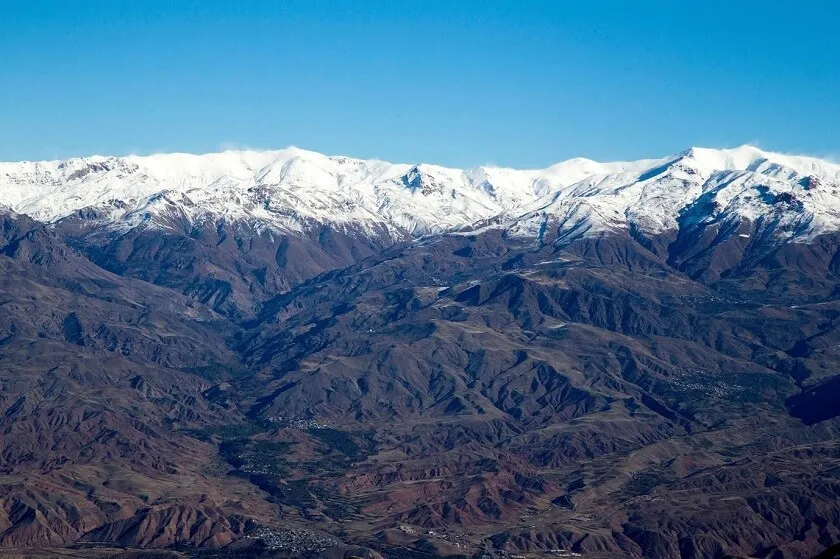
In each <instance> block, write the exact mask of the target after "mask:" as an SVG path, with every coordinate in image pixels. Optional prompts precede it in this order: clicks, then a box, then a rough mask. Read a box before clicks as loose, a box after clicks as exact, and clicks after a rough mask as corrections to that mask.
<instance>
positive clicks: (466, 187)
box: [0, 146, 840, 238]
mask: <svg viewBox="0 0 840 559" xmlns="http://www.w3.org/2000/svg"><path fill="white" fill-rule="evenodd" d="M838 186H840V166H838V165H835V164H832V163H829V162H827V161H822V160H819V159H815V158H811V157H801V156H789V155H783V154H778V153H771V152H765V151H762V150H760V149H758V148H755V147H752V146H742V147H739V148H734V149H721V150H715V149H704V148H691V149H689V150H686V151H684V152H682V153H679V154H677V155H674V156H670V157H665V158H661V159H650V160H641V161H633V162H616V163H598V162H595V161H591V160H588V159H580V158H578V159H571V160H569V161H566V162H563V163H558V164H556V165H553V166H551V167H548V168H546V169H540V170H516V169H506V168H498V167H477V168H474V169H453V168H447V167H441V166H436V165H429V164H393V163H387V162H383V161H377V160H361V159H354V158H349V157H337V156H326V155H322V154H319V153H315V152H311V151H305V150H301V149H297V148H289V149H285V150H280V151H226V152H223V153H212V154H205V155H188V154H178V153H175V154H161V155H152V156H146V157H138V156H128V157H103V156H92V157H84V158H76V159H70V160H67V161H45V162H20V163H0V205H3V206H5V207H7V208H10V209H11V210H12V211H14V212H17V213H23V214H27V215H29V216H31V217H33V218H34V219H37V220H40V221H46V222H57V221H61V220H62V219H65V218H67V217H69V216H73V215H74V214H78V212H80V211H84V212H86V215H87V216H88V217H90V218H95V219H94V220H95V221H97V222H98V223H99V224H102V225H104V224H108V225H109V226H111V227H114V228H118V229H126V228H133V227H137V226H141V225H143V226H147V227H173V226H177V227H183V226H184V224H185V223H186V224H190V225H195V224H201V223H212V222H218V221H221V220H223V221H226V222H245V223H248V224H250V225H252V226H258V227H262V228H269V229H276V230H279V231H303V230H306V229H307V228H311V227H313V226H317V225H324V224H330V225H334V226H336V225H337V226H346V225H353V226H354V228H361V230H363V231H367V232H372V231H381V230H383V229H384V230H387V231H388V232H389V233H390V234H391V235H393V236H397V237H400V236H406V237H420V236H423V235H428V234H437V233H447V232H455V231H466V230H471V229H474V228H476V227H480V226H483V225H486V224H487V223H493V224H496V225H498V226H503V227H505V228H507V229H509V230H510V232H511V233H513V234H517V235H524V236H533V235H535V234H537V233H538V232H539V231H540V230H541V229H543V228H544V225H545V223H546V222H549V223H550V222H558V223H560V224H565V226H566V227H567V228H568V229H571V228H574V229H575V230H577V231H580V232H582V233H585V234H588V235H592V234H596V233H598V232H601V231H604V230H612V229H635V230H639V231H642V232H644V233H647V234H658V233H663V232H667V231H670V230H676V229H678V228H679V226H678V221H679V220H680V219H681V216H683V218H684V217H685V216H690V219H693V220H697V221H707V222H711V221H718V222H720V221H728V222H731V221H733V220H735V221H737V220H740V219H747V220H749V221H751V222H755V221H756V220H760V219H764V220H772V221H773V222H775V223H776V227H777V228H778V230H779V232H780V233H782V234H784V235H786V236H788V237H797V238H809V237H812V236H814V235H815V234H819V233H823V232H828V231H835V230H838V229H840V190H838Z"/></svg>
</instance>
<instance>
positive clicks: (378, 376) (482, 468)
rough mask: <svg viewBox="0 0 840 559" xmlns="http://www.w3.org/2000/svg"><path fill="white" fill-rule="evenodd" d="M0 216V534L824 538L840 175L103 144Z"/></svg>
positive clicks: (250, 548)
mask: <svg viewBox="0 0 840 559" xmlns="http://www.w3.org/2000/svg"><path fill="white" fill-rule="evenodd" d="M0 207H2V215H0V220H2V227H0V267H1V268H2V274H0V364H2V365H3V367H0V472H2V478H0V557H4V556H5V555H4V553H6V552H5V551H3V550H7V551H8V554H9V555H8V556H9V557H18V556H20V555H19V554H21V553H24V552H23V551H21V550H22V549H26V550H27V551H26V552H25V553H33V554H37V553H43V554H44V556H45V557H46V556H51V555H50V554H57V553H62V554H67V553H73V554H76V555H69V556H74V557H104V556H124V557H129V556H133V555H132V554H135V555H136V556H138V557H140V556H144V555H143V553H145V552H144V551H143V550H145V549H148V548H154V549H156V550H160V551H157V552H156V553H160V554H163V555H161V556H167V554H169V555H171V556H172V557H178V556H198V557H260V556H264V557H300V556H311V557H351V556H362V557H380V556H382V557H416V558H421V557H439V556H452V557H473V556H475V557H483V556H486V557H509V556H511V555H519V556H524V557H542V556H571V555H570V554H572V553H577V554H582V555H584V556H591V557H594V558H598V557H620V556H626V557H662V558H670V557H681V558H694V557H724V556H742V557H773V558H777V557H778V558H803V559H805V558H809V557H812V556H815V555H816V554H817V553H819V552H820V551H821V550H823V549H824V548H827V547H829V546H831V545H833V544H835V543H837V542H838V541H840V440H839V439H838V435H840V369H839V368H838V367H839V366H840V322H838V321H840V297H838V294H840V165H837V164H834V163H831V162H828V161H824V160H820V159H816V158H810V157H802V156H790V155H783V154H777V153H770V152H766V151H762V150H760V149H758V148H755V147H751V146H742V147H739V148H734V149H723V150H713V149H704V148H691V149H688V150H686V151H684V152H681V153H679V154H676V155H673V156H670V157H665V158H660V159H650V160H642V161H635V162H619V163H598V162H595V161H591V160H588V159H572V160H569V161H566V162H563V163H559V164H557V165H553V166H551V167H549V168H547V169H543V170H514V169H503V168H498V167H477V168H474V169H466V170H461V169H451V168H445V167H440V166H435V165H429V164H391V163H386V162H382V161H373V160H360V159H353V158H349V157H332V156H325V155H321V154H318V153H314V152H309V151H305V150H300V149H296V148H289V149H286V150H281V151H228V152H224V153H217V154H206V155H188V154H162V155H153V156H148V157H137V156H129V157H100V156H94V157H86V158H77V159H71V160H67V161H50V162H18V163H0ZM834 342H837V343H834ZM15 554H18V555H15ZM108 554H111V555H108ZM35 556H37V555H35Z"/></svg>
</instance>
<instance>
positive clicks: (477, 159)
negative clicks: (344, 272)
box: [0, 0, 840, 167]
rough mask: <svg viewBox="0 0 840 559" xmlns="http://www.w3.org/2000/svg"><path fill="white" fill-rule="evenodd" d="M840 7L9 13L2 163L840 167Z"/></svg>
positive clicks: (384, 6) (348, 6) (52, 6)
mask: <svg viewBox="0 0 840 559" xmlns="http://www.w3.org/2000/svg"><path fill="white" fill-rule="evenodd" d="M838 18H840V2H837V1H827V0H826V1H810V2H809V1H807V0H800V1H798V2H793V1H791V2H783V1H772V0H765V1H764V2H751V1H746V0H744V1H739V0H729V1H727V2H719V1H716V0H712V1H701V2H691V3H688V2H685V3H683V2H655V1H647V2H646V1H644V0H638V1H636V2H629V1H620V2H619V1H608V0H603V1H600V2H595V1H586V2H583V1H581V2H577V1H571V0H570V1H562V0H554V1H538V0H533V1H528V0H519V1H513V0H511V1H505V2H500V1H493V0H480V1H479V0H458V1H449V2H438V1H433V0H428V1H422V0H413V1H403V0H392V1H384V0H382V1H373V0H355V1H352V2H351V1H346V2H338V1H322V0H305V1H297V0H286V1H281V0H277V1H272V2H268V1H259V0H251V1H248V2H214V1H212V0H200V1H198V0H194V1H184V0H166V1H158V0H144V1H142V2H128V1H123V0H110V1H85V0H76V1H74V0H62V1H47V0H43V1H42V0H2V1H0V160H18V159H47V158H64V157H69V156H74V155H86V154H91V153H107V154H117V155H120V154H127V153H141V154H144V153H153V152H161V151H189V152H206V151H215V150H218V149H220V148H227V147H254V148H268V147H284V146H288V145H297V146H299V147H304V148H308V149H313V150H316V151H322V152H325V153H330V154H346V155H354V156H359V157H379V158H382V159H387V160H391V161H427V162H435V163H441V164H447V165H457V166H472V165H478V164H487V163H492V164H499V165H509V166H516V167H538V166H539V167H541V166H545V165H548V164H550V163H552V162H556V161H560V160H562V159H567V158H569V157H575V156H586V157H591V158H594V159H600V160H612V159H635V158H640V157H646V156H650V157H653V156H658V155H665V154H668V153H673V152H676V151H680V150H682V149H684V148H687V147H689V146H691V145H702V146H712V147H719V146H720V147H722V146H734V145H739V144H743V143H755V144H758V145H760V146H762V147H764V148H767V149H774V150H779V151H789V152H804V153H811V154H815V155H822V156H834V157H836V156H837V154H838V153H840V41H838V40H837V38H836V36H837V29H838V28H837V23H836V22H837V21H838Z"/></svg>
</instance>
